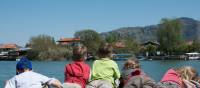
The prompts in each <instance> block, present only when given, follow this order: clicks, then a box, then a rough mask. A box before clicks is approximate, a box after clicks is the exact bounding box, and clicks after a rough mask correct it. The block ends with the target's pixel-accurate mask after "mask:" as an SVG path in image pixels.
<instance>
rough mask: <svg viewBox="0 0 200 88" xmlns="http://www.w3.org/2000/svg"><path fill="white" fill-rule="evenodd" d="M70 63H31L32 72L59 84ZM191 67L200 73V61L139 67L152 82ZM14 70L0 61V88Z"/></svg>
mask: <svg viewBox="0 0 200 88" xmlns="http://www.w3.org/2000/svg"><path fill="white" fill-rule="evenodd" d="M69 62H70V61H43V62H39V61H33V62H32V64H33V70H34V71H35V72H38V73H41V74H43V75H46V76H48V77H54V78H57V79H59V80H60V81H61V82H63V81H64V67H65V65H66V64H67V63H69ZM87 63H88V64H90V65H91V64H92V61H88V62H87ZM117 63H118V66H119V68H120V69H121V68H122V66H123V64H124V61H117ZM186 65H187V66H188V65H189V66H193V67H195V68H196V69H197V70H198V72H200V68H199V67H200V61H196V60H195V61H174V60H169V61H166V60H160V61H158V60H157V61H141V67H142V69H143V70H144V72H145V73H147V74H148V75H149V76H150V77H152V78H153V79H154V80H156V81H159V80H160V79H161V78H162V76H163V74H164V73H165V72H166V71H167V70H168V69H169V68H171V67H180V66H186ZM15 68H16V62H15V61H0V88H3V85H4V82H5V80H8V79H9V78H11V77H12V76H14V75H15V74H16V73H15Z"/></svg>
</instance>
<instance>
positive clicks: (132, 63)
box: [124, 57, 140, 69]
mask: <svg viewBox="0 0 200 88" xmlns="http://www.w3.org/2000/svg"><path fill="white" fill-rule="evenodd" d="M129 68H133V69H135V68H140V63H139V61H138V59H137V58H135V57H131V58H129V59H128V60H126V62H125V63H124V69H129Z"/></svg>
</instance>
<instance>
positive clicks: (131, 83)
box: [119, 57, 155, 88]
mask: <svg viewBox="0 0 200 88" xmlns="http://www.w3.org/2000/svg"><path fill="white" fill-rule="evenodd" d="M154 85H155V82H154V81H153V80H152V79H151V78H149V77H148V76H146V75H145V74H144V72H143V71H142V70H141V69H140V63H139V61H138V59H137V58H135V57H131V58H129V59H128V60H127V61H126V62H125V64H124V67H123V69H122V77H121V79H120V86H119V88H152V87H153V86H154Z"/></svg>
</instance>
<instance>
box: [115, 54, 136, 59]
mask: <svg viewBox="0 0 200 88" xmlns="http://www.w3.org/2000/svg"><path fill="white" fill-rule="evenodd" d="M112 56H113V60H127V59H128V58H130V57H135V55H133V54H113V55H112Z"/></svg>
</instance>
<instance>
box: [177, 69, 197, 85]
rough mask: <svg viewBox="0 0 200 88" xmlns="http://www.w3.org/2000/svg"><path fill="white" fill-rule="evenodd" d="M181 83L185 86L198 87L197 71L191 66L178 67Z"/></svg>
mask: <svg viewBox="0 0 200 88" xmlns="http://www.w3.org/2000/svg"><path fill="white" fill-rule="evenodd" d="M179 72H180V74H181V79H182V81H183V84H184V86H185V87H187V88H200V84H199V83H198V73H197V71H196V69H195V68H193V67H191V66H184V67H182V68H180V69H179Z"/></svg>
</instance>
